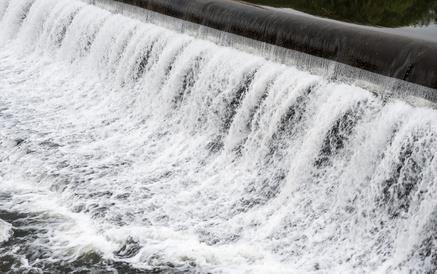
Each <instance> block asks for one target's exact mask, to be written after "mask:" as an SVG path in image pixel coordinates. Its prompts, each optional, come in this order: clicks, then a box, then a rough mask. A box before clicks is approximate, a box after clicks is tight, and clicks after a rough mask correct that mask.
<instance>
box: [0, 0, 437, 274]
mask: <svg viewBox="0 0 437 274" xmlns="http://www.w3.org/2000/svg"><path fill="white" fill-rule="evenodd" d="M0 125H1V127H0V178H1V180H0V241H1V240H2V239H3V238H4V239H5V241H4V242H3V243H0V272H5V271H7V270H8V269H12V270H14V271H18V272H20V271H40V270H44V271H49V272H71V271H73V270H76V269H84V270H89V271H105V272H116V271H120V272H122V273H123V271H124V272H129V271H132V272H133V271H134V270H137V271H156V272H157V273H182V272H184V273H187V272H188V273H193V272H195V273H307V272H314V273H326V272H330V273H367V272H372V273H373V272H374V273H380V272H388V273H398V272H429V273H431V272H433V271H436V270H437V252H436V250H437V240H436V239H437V234H436V231H437V158H436V157H435V156H436V155H437V111H436V110H435V109H433V108H431V107H424V106H416V105H412V104H409V103H407V102H405V101H403V100H400V99H396V98H386V97H384V96H380V95H378V94H375V93H374V92H372V91H371V90H368V89H366V88H363V87H361V86H357V85H355V84H353V83H347V82H343V81H336V80H335V79H332V78H327V77H324V76H322V75H317V74H314V73H312V72H309V71H305V70H303V69H301V68H299V67H296V66H292V65H285V64H280V63H277V62H273V61H269V60H266V59H265V58H264V57H262V56H257V55H254V54H253V53H248V52H244V51H242V50H240V49H235V48H232V47H225V46H222V45H218V44H216V43H214V42H211V41H208V40H205V39H200V38H196V37H193V36H191V35H189V34H187V33H180V32H177V31H174V30H171V29H168V28H164V27H162V26H158V25H156V24H152V23H146V22H141V21H139V20H136V19H133V18H129V17H128V16H126V15H121V14H116V13H113V12H110V11H108V10H105V9H102V8H99V7H96V6H93V5H90V4H88V3H85V2H80V1H76V0H59V1H58V0H3V1H1V2H0ZM2 220H3V221H2ZM3 223H4V224H3ZM3 227H5V229H3ZM6 228H7V229H6ZM3 230H4V231H5V233H6V232H7V233H8V237H3V236H1V235H2V234H4V233H3ZM11 230H12V232H10V231H11ZM5 235H6V234H5ZM2 237H3V238H2ZM2 262H3V263H2Z"/></svg>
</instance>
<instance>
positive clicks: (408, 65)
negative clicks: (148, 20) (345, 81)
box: [117, 0, 437, 89]
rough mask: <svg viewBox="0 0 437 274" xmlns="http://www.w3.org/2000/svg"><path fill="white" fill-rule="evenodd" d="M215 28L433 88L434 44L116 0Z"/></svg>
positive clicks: (251, 8) (272, 12)
mask: <svg viewBox="0 0 437 274" xmlns="http://www.w3.org/2000/svg"><path fill="white" fill-rule="evenodd" d="M117 1H118V2H122V3H125V4H128V5H133V6H137V7H141V8H144V9H148V10H151V11H154V12H158V13H161V14H164V15H168V16H171V17H175V18H179V19H182V20H186V21H189V22H192V23H196V24H200V25H204V26H207V27H210V28H213V29H217V30H221V31H225V32H228V33H232V34H236V35H240V36H243V37H247V38H251V39H254V40H258V41H261V42H265V43H269V44H272V45H276V46H279V47H283V48H286V49H291V50H295V51H299V52H302V53H306V54H310V55H312V56H316V57H321V58H325V59H328V60H332V61H336V62H339V63H342V64H346V65H349V66H352V67H355V68H359V69H363V70H366V71H368V72H372V73H376V74H380V75H384V76H387V77H392V78H396V79H399V80H403V81H407V82H410V83H414V84H417V85H421V86H424V87H428V88H431V89H437V66H436V64H437V43H435V42H432V41H426V40H420V39H415V38H412V37H407V36H402V35H399V34H394V33H389V32H387V31H383V30H379V29H377V28H369V27H362V26H358V25H353V24H348V23H342V22H337V21H333V20H328V19H322V18H317V17H313V16H308V15H304V14H300V13H290V12H285V11H281V10H278V9H272V8H267V7H260V6H256V5H252V4H248V3H243V2H238V1H229V0H117Z"/></svg>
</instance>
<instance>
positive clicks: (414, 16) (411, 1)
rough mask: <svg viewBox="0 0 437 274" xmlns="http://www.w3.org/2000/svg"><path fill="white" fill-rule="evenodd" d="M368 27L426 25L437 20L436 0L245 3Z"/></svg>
mask: <svg viewBox="0 0 437 274" xmlns="http://www.w3.org/2000/svg"><path fill="white" fill-rule="evenodd" d="M246 2H251V3H255V4H259V5H265V6H272V7H278V8H291V9H295V10H298V11H302V12H305V13H308V14H312V15H316V16H320V17H326V18H331V19H335V20H340V21H345V22H351V23H357V24H362V25H369V26H379V27H389V28H398V27H406V26H421V27H423V26H428V25H432V24H435V21H436V19H437V0H247V1H246Z"/></svg>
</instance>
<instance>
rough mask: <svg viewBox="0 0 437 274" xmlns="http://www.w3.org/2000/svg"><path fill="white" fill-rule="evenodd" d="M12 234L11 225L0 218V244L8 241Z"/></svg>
mask: <svg viewBox="0 0 437 274" xmlns="http://www.w3.org/2000/svg"><path fill="white" fill-rule="evenodd" d="M12 234H13V233H12V225H11V224H10V223H7V222H5V221H3V220H0V244H1V243H3V242H6V241H8V240H9V239H10V237H11V236H12Z"/></svg>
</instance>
